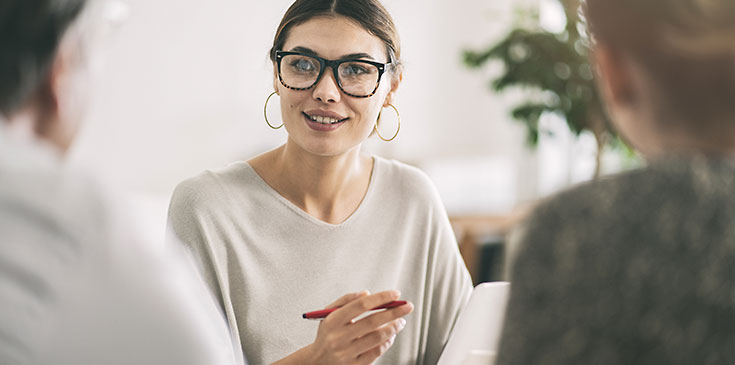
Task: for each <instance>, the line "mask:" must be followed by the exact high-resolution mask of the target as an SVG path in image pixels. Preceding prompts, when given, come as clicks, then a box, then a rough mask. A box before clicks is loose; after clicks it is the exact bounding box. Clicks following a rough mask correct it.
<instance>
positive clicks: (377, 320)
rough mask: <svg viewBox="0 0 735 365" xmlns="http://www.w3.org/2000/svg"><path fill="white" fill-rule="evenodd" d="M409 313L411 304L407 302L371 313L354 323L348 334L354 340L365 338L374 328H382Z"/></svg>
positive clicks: (411, 310) (411, 308)
mask: <svg viewBox="0 0 735 365" xmlns="http://www.w3.org/2000/svg"><path fill="white" fill-rule="evenodd" d="M411 312H413V303H410V302H409V303H406V304H404V305H402V306H400V307H395V308H391V309H386V310H384V311H381V312H378V313H373V314H371V315H369V316H367V317H365V318H362V319H360V320H359V321H357V322H355V323H354V324H353V326H352V328H350V333H351V335H352V336H354V337H356V338H359V337H362V336H365V335H367V334H368V333H370V332H372V331H374V330H375V329H376V328H380V327H383V326H384V325H385V324H387V323H389V322H391V321H395V320H396V319H398V318H401V317H403V316H405V315H407V314H409V313H411Z"/></svg>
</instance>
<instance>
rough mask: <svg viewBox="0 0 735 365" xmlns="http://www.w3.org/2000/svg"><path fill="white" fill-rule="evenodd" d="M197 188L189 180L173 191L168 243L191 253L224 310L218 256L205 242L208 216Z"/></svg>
mask: <svg viewBox="0 0 735 365" xmlns="http://www.w3.org/2000/svg"><path fill="white" fill-rule="evenodd" d="M195 185H196V184H195V183H194V182H193V181H192V180H187V181H184V182H182V183H181V184H179V185H178V186H177V187H176V189H175V190H174V193H173V195H172V197H171V203H170V205H169V209H168V221H167V224H168V227H167V229H166V234H167V239H166V241H167V243H169V244H173V245H181V244H183V246H184V247H185V248H186V249H187V250H189V252H190V253H191V256H192V257H193V259H194V261H195V262H196V264H197V267H198V268H199V271H200V273H201V275H202V277H203V278H204V280H205V282H206V284H207V287H208V288H209V290H210V291H211V292H212V294H213V295H214V296H215V298H217V302H218V303H219V305H220V307H221V308H223V310H224V303H223V299H222V294H223V293H222V289H221V285H222V283H221V281H220V279H219V277H218V275H217V269H216V256H215V255H214V252H213V250H212V248H211V247H210V245H209V244H208V242H207V239H206V237H207V236H206V231H207V227H206V221H207V213H206V211H205V210H204V209H203V207H202V201H203V197H202V194H201V192H200V191H199V190H198V189H197V188H196V186H195Z"/></svg>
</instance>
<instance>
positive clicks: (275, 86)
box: [273, 62, 278, 94]
mask: <svg viewBox="0 0 735 365" xmlns="http://www.w3.org/2000/svg"><path fill="white" fill-rule="evenodd" d="M276 67H278V66H276V64H275V62H274V63H273V91H275V92H276V94H278V69H277V68H276Z"/></svg>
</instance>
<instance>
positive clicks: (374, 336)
mask: <svg viewBox="0 0 735 365" xmlns="http://www.w3.org/2000/svg"><path fill="white" fill-rule="evenodd" d="M405 326H406V320H405V319H403V318H398V319H396V320H393V321H392V322H390V323H388V324H386V325H384V326H383V327H380V328H378V329H376V330H375V331H372V332H370V333H368V334H366V335H364V336H362V337H360V338H358V339H357V340H355V342H353V343H352V345H350V349H349V351H350V352H353V353H356V354H362V353H363V352H366V351H368V350H370V349H372V348H374V347H376V346H378V345H380V344H381V343H383V342H385V341H387V340H389V339H390V338H391V337H394V336H396V335H397V334H398V332H401V331H402V330H403V328H404V327H405Z"/></svg>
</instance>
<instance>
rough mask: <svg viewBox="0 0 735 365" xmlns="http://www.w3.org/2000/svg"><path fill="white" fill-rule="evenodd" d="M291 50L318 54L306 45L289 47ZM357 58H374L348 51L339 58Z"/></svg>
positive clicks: (311, 54)
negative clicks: (348, 52)
mask: <svg viewBox="0 0 735 365" xmlns="http://www.w3.org/2000/svg"><path fill="white" fill-rule="evenodd" d="M291 52H301V53H305V54H307V55H310V56H319V54H317V53H316V52H314V50H312V49H311V48H306V47H301V46H296V47H294V48H291ZM358 58H367V59H370V60H375V59H374V58H373V56H371V55H369V54H367V53H350V54H347V55H344V56H342V57H340V58H339V59H340V60H350V59H358Z"/></svg>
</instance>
